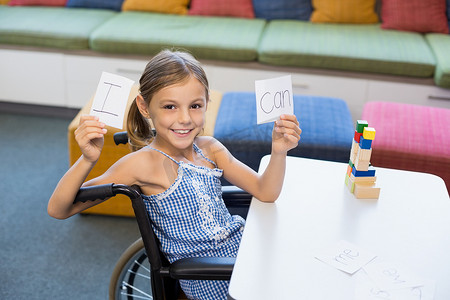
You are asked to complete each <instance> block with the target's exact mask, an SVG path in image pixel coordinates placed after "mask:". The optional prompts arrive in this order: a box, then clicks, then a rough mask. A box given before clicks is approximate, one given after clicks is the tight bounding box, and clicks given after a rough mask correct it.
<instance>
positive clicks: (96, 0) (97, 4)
mask: <svg viewBox="0 0 450 300" xmlns="http://www.w3.org/2000/svg"><path fill="white" fill-rule="evenodd" d="M64 1H65V0H64ZM122 3H123V0H67V4H66V6H67V7H84V8H101V9H112V10H115V11H120V10H121V9H122Z"/></svg>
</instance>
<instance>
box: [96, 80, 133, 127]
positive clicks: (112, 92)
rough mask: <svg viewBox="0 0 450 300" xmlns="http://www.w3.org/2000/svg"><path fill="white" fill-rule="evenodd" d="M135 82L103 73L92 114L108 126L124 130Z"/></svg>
mask: <svg viewBox="0 0 450 300" xmlns="http://www.w3.org/2000/svg"><path fill="white" fill-rule="evenodd" d="M133 84H134V81H133V80H131V79H128V78H125V77H122V76H119V75H116V74H111V73H107V72H103V73H102V76H101V77H100V82H99V83H98V87H97V91H96V92H95V96H94V101H93V103H92V107H91V112H90V114H91V115H93V116H98V118H99V120H100V121H101V122H103V123H105V124H106V125H108V126H112V127H116V128H119V129H122V128H123V118H124V116H125V110H126V107H127V102H128V96H129V95H130V91H131V88H132V86H133Z"/></svg>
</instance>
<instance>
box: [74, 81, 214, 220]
mask: <svg viewBox="0 0 450 300" xmlns="http://www.w3.org/2000/svg"><path fill="white" fill-rule="evenodd" d="M138 90H139V86H138V85H134V86H133V88H132V89H131V92H130V96H129V97H128V103H127V110H126V113H125V118H124V121H123V128H124V129H123V130H120V129H117V128H114V127H109V126H108V127H107V129H108V132H107V133H106V135H105V142H104V145H103V150H102V154H101V155H100V158H99V160H98V162H97V164H96V165H95V167H94V168H93V169H92V171H91V173H90V174H89V176H88V178H87V180H89V179H92V178H95V177H97V176H100V175H102V174H103V173H105V172H106V170H108V169H109V167H111V166H112V165H113V164H114V163H115V162H116V161H117V160H119V159H120V158H121V157H122V156H124V155H127V154H128V153H130V149H129V147H128V145H116V144H115V143H114V140H113V136H114V133H116V132H120V131H125V130H126V116H127V115H128V109H129V107H130V105H131V103H132V102H133V100H134V98H136V95H137V94H138ZM210 98H211V101H210V102H209V103H208V109H207V111H206V116H205V118H206V121H205V122H206V123H205V127H204V132H203V134H204V135H212V134H213V133H214V126H215V123H216V117H217V112H218V110H219V106H220V103H221V101H222V93H220V92H218V91H210ZM93 99H94V97H92V98H91V100H90V101H89V102H88V103H87V104H86V105H85V106H84V107H83V108H82V109H81V110H80V112H79V113H78V114H77V115H76V117H75V118H74V119H73V120H72V122H71V123H70V124H69V128H68V141H69V162H70V165H73V164H74V163H75V162H76V161H77V160H78V158H79V157H80V156H81V150H80V148H79V147H78V144H77V142H76V140H75V129H77V127H78V124H79V123H80V116H81V115H85V114H89V112H90V110H91V106H92V102H93ZM83 213H87V214H101V215H115V216H125V217H132V216H134V212H133V207H132V206H131V201H130V199H129V198H128V197H126V196H123V195H117V196H116V197H114V198H111V199H109V200H107V201H105V202H103V203H101V204H99V205H96V206H93V207H91V208H88V209H86V210H85V211H83Z"/></svg>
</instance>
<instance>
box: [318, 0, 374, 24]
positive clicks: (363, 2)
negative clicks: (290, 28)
mask: <svg viewBox="0 0 450 300" xmlns="http://www.w3.org/2000/svg"><path fill="white" fill-rule="evenodd" d="M375 2H376V0H345V1H336V0H312V5H313V9H314V10H313V13H312V14H311V18H310V21H311V22H314V23H350V24H369V23H378V15H377V14H376V12H375Z"/></svg>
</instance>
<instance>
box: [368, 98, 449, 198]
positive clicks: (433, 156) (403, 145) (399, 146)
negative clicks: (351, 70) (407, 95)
mask: <svg viewBox="0 0 450 300" xmlns="http://www.w3.org/2000/svg"><path fill="white" fill-rule="evenodd" d="M362 119H364V120H367V121H368V123H369V125H370V126H371V127H374V128H375V130H376V137H375V140H374V141H373V144H372V149H373V150H372V157H371V163H372V164H373V165H374V166H377V167H386V168H393V169H402V170H410V171H417V172H425V173H431V174H435V175H437V176H439V177H441V178H442V179H444V181H445V183H446V186H447V190H448V191H450V135H449V132H450V110H448V109H443V108H433V107H425V106H419V105H412V104H401V103H394V102H368V103H366V105H365V106H364V110H363V114H362Z"/></svg>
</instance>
